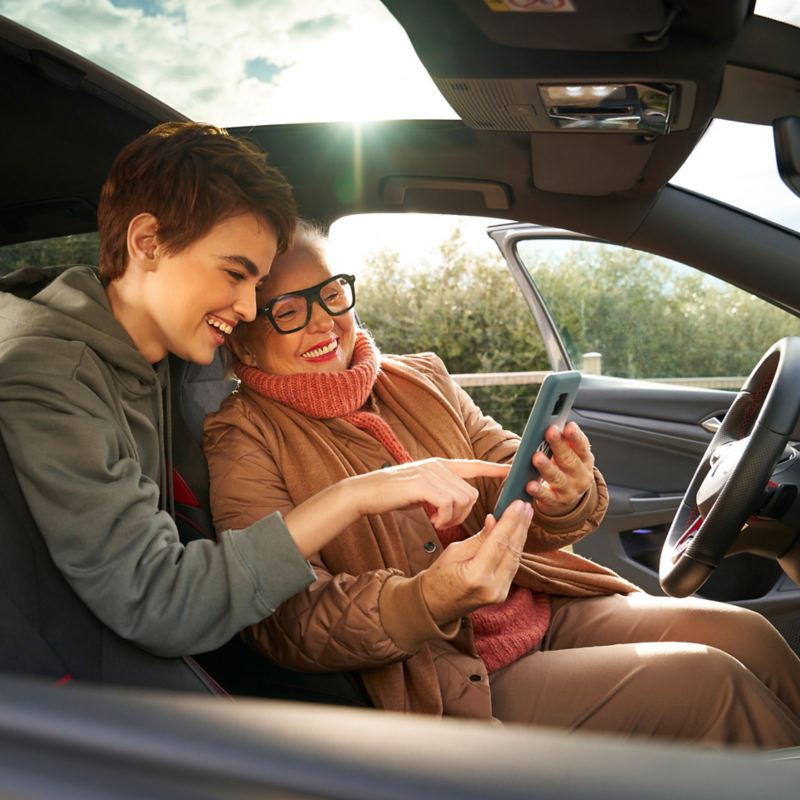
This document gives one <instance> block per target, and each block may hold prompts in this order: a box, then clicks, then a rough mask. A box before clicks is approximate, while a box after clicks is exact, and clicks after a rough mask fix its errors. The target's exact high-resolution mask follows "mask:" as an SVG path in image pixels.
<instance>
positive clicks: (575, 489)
mask: <svg viewBox="0 0 800 800" xmlns="http://www.w3.org/2000/svg"><path fill="white" fill-rule="evenodd" d="M544 438H545V441H546V443H547V446H548V449H549V450H550V453H551V454H550V456H548V455H546V453H545V452H543V451H542V450H537V451H536V452H535V453H534V454H533V456H532V458H531V464H532V466H533V468H534V469H536V470H537V471H538V473H539V475H540V476H541V477H540V479H539V480H533V481H530V482H529V483H528V484H527V486H526V487H525V489H526V491H527V492H528V494H530V495H531V496H532V497H533V498H534V500H535V502H536V505H537V507H538V508H539V509H540V510H541V511H542V512H543V513H545V514H548V515H550V516H560V515H562V514H567V513H568V512H570V511H571V510H572V509H573V508H575V506H576V505H577V504H578V502H579V501H580V499H581V497H583V495H584V494H585V493H586V490H587V489H588V488H589V487H590V486H591V485H592V481H594V474H593V469H594V456H593V455H592V449H591V446H590V444H589V439H588V438H587V437H586V434H585V433H584V432H583V431H582V430H581V429H580V427H579V426H578V425H577V424H576V423H575V422H569V423H567V425H566V427H565V428H564V430H563V432H562V431H560V430H559V429H558V427H557V426H556V425H551V426H550V427H549V428H548V429H547V431H546V432H545V437H544Z"/></svg>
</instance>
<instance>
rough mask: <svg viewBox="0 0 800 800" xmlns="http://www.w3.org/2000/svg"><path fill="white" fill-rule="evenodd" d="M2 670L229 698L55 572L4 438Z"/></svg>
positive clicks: (0, 445)
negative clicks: (133, 635) (107, 617)
mask: <svg viewBox="0 0 800 800" xmlns="http://www.w3.org/2000/svg"><path fill="white" fill-rule="evenodd" d="M0 519H2V520H3V558H2V559H0V671H3V672H8V673H16V674H21V675H29V676H31V675H32V676H38V677H41V678H45V679H49V680H51V681H52V682H53V683H57V684H64V683H67V682H69V681H71V680H73V679H75V680H79V681H90V682H100V683H106V684H119V685H125V686H137V687H144V688H157V689H169V690H172V691H186V692H201V693H205V694H208V693H210V694H224V693H225V692H224V690H222V688H221V687H220V686H219V685H218V684H217V683H216V682H215V681H214V680H213V679H212V678H211V677H210V676H209V675H208V674H206V672H205V671H204V670H203V669H202V668H201V667H200V666H199V664H197V662H196V661H194V659H191V658H160V657H158V656H154V655H151V654H150V653H147V652H145V651H144V650H141V649H140V648H138V647H136V646H135V645H133V644H131V643H130V642H128V641H125V640H124V639H122V638H120V637H119V636H117V635H116V634H115V633H114V632H113V631H112V630H111V629H110V628H108V627H107V626H106V625H104V624H103V623H102V622H101V621H100V620H99V619H98V618H97V617H96V616H95V615H94V614H93V613H92V612H91V611H90V610H89V608H88V607H87V606H86V605H85V604H84V603H83V601H82V600H81V599H80V598H79V597H78V595H77V594H75V592H74V591H73V590H72V588H71V587H70V585H69V584H68V583H67V581H66V579H65V578H64V576H63V575H62V574H61V572H60V570H59V569H58V568H57V567H56V565H55V563H54V562H53V560H52V558H51V557H50V553H49V551H48V549H47V545H46V544H45V541H44V538H43V537H42V534H41V532H40V531H39V529H38V528H37V526H36V523H35V522H34V519H33V516H32V515H31V512H30V509H29V508H28V504H27V502H26V501H25V498H24V496H23V494H22V490H21V489H20V486H19V483H18V481H17V475H16V472H15V471H14V467H13V464H12V462H11V459H10V457H9V455H8V451H7V450H6V447H5V443H4V442H3V440H2V437H0Z"/></svg>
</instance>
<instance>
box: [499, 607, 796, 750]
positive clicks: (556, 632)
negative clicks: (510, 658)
mask: <svg viewBox="0 0 800 800" xmlns="http://www.w3.org/2000/svg"><path fill="white" fill-rule="evenodd" d="M552 612H553V613H552V619H551V624H550V628H549V629H548V632H547V634H546V636H545V638H544V640H543V642H542V644H541V647H540V648H539V649H537V650H536V651H534V652H532V653H530V654H528V655H527V656H524V657H523V658H521V659H519V660H518V661H516V662H515V663H513V664H511V665H510V666H508V667H504V668H503V669H501V670H498V671H497V672H496V673H493V674H492V675H491V677H490V684H491V690H492V706H493V711H494V716H495V717H497V718H498V719H500V720H502V721H503V722H523V723H533V724H536V725H553V726H558V727H560V728H567V729H569V730H571V731H605V732H612V733H617V734H621V735H624V736H639V737H647V738H649V737H653V738H659V737H665V738H669V739H671V740H685V741H692V742H703V743H705V744H707V745H710V746H722V745H739V746H744V747H751V748H754V747H755V748H760V747H765V748H767V747H770V748H771V747H789V746H792V745H800V659H798V658H797V656H795V654H794V653H793V652H792V650H791V649H790V648H789V646H788V645H787V644H786V642H785V641H784V640H783V638H782V637H781V635H780V634H779V633H778V632H777V631H776V630H775V628H774V627H772V625H771V624H770V623H769V622H767V621H766V619H764V617H762V616H761V615H760V614H756V613H754V612H752V611H747V610H745V609H741V608H737V607H735V606H729V605H726V604H724V603H714V602H711V601H708V600H697V599H694V598H691V599H688V600H676V599H673V598H662V597H651V596H650V595H645V594H638V593H637V594H633V595H628V596H622V595H612V596H606V597H591V598H565V597H554V598H553V606H552Z"/></svg>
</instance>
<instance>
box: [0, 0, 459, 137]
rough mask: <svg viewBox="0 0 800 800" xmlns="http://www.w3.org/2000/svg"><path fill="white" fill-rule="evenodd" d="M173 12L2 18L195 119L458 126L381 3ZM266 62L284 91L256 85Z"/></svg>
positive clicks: (60, 8)
mask: <svg viewBox="0 0 800 800" xmlns="http://www.w3.org/2000/svg"><path fill="white" fill-rule="evenodd" d="M159 6H160V7H161V8H163V9H164V10H165V11H166V12H167V13H156V14H146V13H144V12H143V11H142V10H141V9H139V8H130V7H128V8H118V7H116V6H114V5H112V3H111V2H110V0H0V13H2V14H5V15H6V16H9V17H11V18H12V19H14V20H16V21H18V22H20V23H21V24H23V25H26V26H28V27H30V28H32V29H34V30H36V31H38V32H40V33H42V34H44V35H45V36H47V37H48V38H51V39H54V40H55V41H57V42H58V43H60V44H63V45H64V46H66V47H68V48H69V49H71V50H74V51H76V52H78V53H79V54H81V55H83V56H85V57H86V58H88V59H89V60H91V61H93V62H96V63H98V64H100V65H101V66H103V67H105V68H107V69H109V70H110V71H112V72H114V73H116V74H118V75H120V76H121V77H123V78H125V79H126V80H128V81H130V82H131V83H133V84H135V85H136V86H139V87H141V88H142V89H144V90H145V91H146V92H148V93H150V94H152V95H154V96H155V97H158V98H159V99H160V100H162V101H164V102H165V103H167V104H168V105H171V106H172V107H174V108H175V109H177V110H178V111H181V112H183V113H184V114H187V115H188V116H190V117H192V118H194V119H202V120H205V121H209V122H214V123H217V124H221V125H228V126H235V125H245V124H266V123H272V122H301V121H318V120H325V119H328V120H341V119H386V118H392V117H452V116H453V112H452V111H451V110H450V109H449V106H448V105H447V104H446V103H445V101H444V100H443V99H442V97H441V95H440V94H439V93H438V91H437V90H436V88H435V87H434V85H433V83H432V81H431V80H430V78H429V77H428V75H427V73H426V72H425V70H424V69H423V67H422V65H421V64H420V63H419V60H418V59H417V57H416V55H415V54H414V52H413V49H412V47H411V44H410V43H409V42H408V39H407V37H406V35H405V33H404V31H403V30H402V28H401V27H400V25H399V24H398V23H397V22H396V21H395V20H394V18H393V17H392V16H391V15H390V14H389V12H388V11H387V10H386V9H385V8H384V7H383V6H382V5H381V4H380V3H379V2H377V0H374V2H367V1H366V0H317V2H315V3H313V4H305V3H294V4H289V3H285V2H271V3H270V2H266V3H265V2H252V0H210V1H208V0H183V1H182V2H181V0H165V2H162V3H160V4H159ZM259 58H260V59H265V60H266V61H269V62H270V63H271V64H274V65H276V66H277V67H280V68H281V69H282V71H281V72H280V73H279V74H278V75H277V76H276V77H275V78H274V80H273V81H272V83H265V82H263V81H259V80H257V79H255V78H247V71H246V65H247V62H248V61H250V60H252V59H259Z"/></svg>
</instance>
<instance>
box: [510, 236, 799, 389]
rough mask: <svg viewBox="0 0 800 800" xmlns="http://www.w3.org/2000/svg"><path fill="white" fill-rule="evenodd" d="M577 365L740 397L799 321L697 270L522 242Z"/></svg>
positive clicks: (579, 247) (619, 252) (619, 253)
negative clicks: (772, 349) (766, 354)
mask: <svg viewBox="0 0 800 800" xmlns="http://www.w3.org/2000/svg"><path fill="white" fill-rule="evenodd" d="M517 253H518V256H519V258H520V261H521V262H522V263H523V265H524V266H525V268H526V270H527V271H528V273H529V274H530V276H531V278H532V279H533V281H534V283H535V284H536V286H537V287H538V289H539V291H540V292H541V294H542V296H543V298H544V299H545V302H546V303H547V304H548V307H549V310H550V313H551V314H552V316H553V319H554V320H555V323H556V325H557V327H558V329H559V332H560V333H561V336H562V339H563V340H564V343H565V345H566V346H567V349H568V350H569V353H570V356H571V358H572V360H573V363H574V364H575V366H576V367H577V368H579V369H583V370H584V371H586V372H596V373H602V374H604V375H613V376H616V377H620V378H639V379H647V380H659V381H664V382H669V383H684V384H688V385H693V386H704V387H708V388H720V389H738V388H740V387H741V384H742V381H743V380H744V377H745V376H747V375H748V374H749V373H750V370H751V369H752V368H753V366H754V365H755V364H756V362H757V361H758V359H759V358H760V357H761V355H762V354H763V353H764V351H765V350H766V349H767V348H768V347H769V346H770V345H771V344H772V343H773V342H775V341H777V340H778V339H780V338H781V337H783V336H789V335H791V336H797V335H800V320H798V318H797V317H795V316H794V315H792V314H789V313H788V312H785V311H782V310H781V309H779V308H776V307H775V306H773V305H771V304H770V303H767V302H765V301H764V300H761V299H760V298H758V297H756V296H754V295H752V294H748V293H747V292H744V291H742V290H741V289H738V288H736V287H735V286H731V285H729V284H727V283H724V282H723V281H720V280H717V279H716V278H713V277H711V276H709V275H706V274H704V273H702V272H700V271H698V270H695V269H692V268H690V267H687V266H685V265H683V264H679V263H677V262H675V261H670V260H669V259H666V258H661V257H659V256H654V255H650V254H647V253H642V252H639V251H637V250H631V249H629V248H626V247H619V246H616V245H609V244H601V243H597V242H586V241H576V240H569V239H562V240H543V239H532V240H527V241H522V242H519V243H518V245H517Z"/></svg>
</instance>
